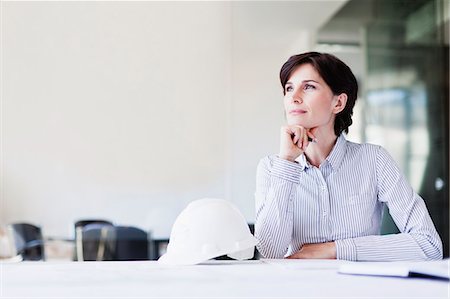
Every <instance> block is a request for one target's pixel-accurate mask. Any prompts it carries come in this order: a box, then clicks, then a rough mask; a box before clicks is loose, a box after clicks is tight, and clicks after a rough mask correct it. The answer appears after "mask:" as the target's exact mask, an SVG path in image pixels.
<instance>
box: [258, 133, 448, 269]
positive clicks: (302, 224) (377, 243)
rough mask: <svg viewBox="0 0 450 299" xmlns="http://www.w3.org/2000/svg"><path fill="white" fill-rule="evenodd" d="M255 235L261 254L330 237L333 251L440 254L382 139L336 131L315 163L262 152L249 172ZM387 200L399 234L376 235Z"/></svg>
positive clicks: (418, 256) (420, 205)
mask: <svg viewBox="0 0 450 299" xmlns="http://www.w3.org/2000/svg"><path fill="white" fill-rule="evenodd" d="M255 196H256V222H255V236H256V238H257V239H258V240H259V241H260V242H259V244H258V250H259V251H260V253H261V254H262V255H263V256H264V257H266V258H283V257H284V256H287V255H291V254H293V253H295V252H297V251H298V250H299V249H300V248H301V247H302V246H303V244H308V243H322V242H331V241H335V244H336V256H337V259H343V260H352V261H397V260H431V259H442V241H441V239H440V238H439V235H438V233H437V232H436V229H435V227H434V225H433V222H432V220H431V218H430V215H429V213H428V210H427V208H426V206H425V203H424V201H423V199H422V198H421V197H420V196H419V195H418V194H417V193H415V192H414V190H413V189H412V188H411V186H410V185H409V184H408V182H407V180H406V178H405V177H404V176H403V175H402V173H401V171H400V169H399V168H398V166H397V165H396V163H395V161H394V160H393V159H392V157H391V156H390V155H389V154H388V152H387V151H386V150H385V149H384V148H382V147H381V146H377V145H372V144H358V143H353V142H349V141H347V140H346V139H345V137H344V136H343V135H340V136H339V137H338V139H337V141H336V144H335V146H334V147H333V150H332V151H331V153H330V154H329V156H328V157H327V158H326V160H325V161H324V162H323V163H322V164H321V165H320V167H319V168H317V167H315V166H312V165H310V164H309V163H308V161H307V160H306V158H305V156H304V155H301V156H300V157H299V158H297V159H296V162H290V161H287V160H284V159H281V158H279V157H277V156H275V155H273V156H268V157H266V158H264V159H262V160H261V161H260V163H259V165H258V170H257V176H256V194H255ZM384 205H387V207H388V209H389V213H390V214H391V216H392V218H393V220H394V222H395V224H396V225H397V227H398V228H399V230H400V233H399V234H392V235H383V236H381V235H380V226H381V219H382V213H383V207H384Z"/></svg>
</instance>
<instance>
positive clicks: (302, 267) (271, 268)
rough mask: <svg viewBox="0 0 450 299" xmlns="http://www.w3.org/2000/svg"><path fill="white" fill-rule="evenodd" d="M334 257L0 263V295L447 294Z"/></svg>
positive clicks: (439, 284)
mask: <svg viewBox="0 0 450 299" xmlns="http://www.w3.org/2000/svg"><path fill="white" fill-rule="evenodd" d="M342 263H345V262H344V261H336V260H260V261H242V262H238V261H209V262H207V263H204V264H200V265H195V266H180V267H178V266H176V267H174V266H163V265H160V264H158V262H156V261H136V262H18V263H0V281H1V285H0V287H1V288H0V292H1V293H0V298H13V297H15V298H17V297H20V298H51V297H54V298H330V297H332V298H449V286H450V283H449V282H446V281H440V280H432V279H424V278H396V277H373V276H358V275H344V274H339V273H337V269H338V267H339V265H340V264H342Z"/></svg>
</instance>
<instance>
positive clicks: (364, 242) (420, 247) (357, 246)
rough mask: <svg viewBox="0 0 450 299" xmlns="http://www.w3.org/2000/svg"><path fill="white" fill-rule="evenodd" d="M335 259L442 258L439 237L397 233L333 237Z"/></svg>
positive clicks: (399, 259)
mask: <svg viewBox="0 0 450 299" xmlns="http://www.w3.org/2000/svg"><path fill="white" fill-rule="evenodd" d="M335 243H336V256H337V259H342V260H352V261H407V260H416V261H417V260H436V259H442V244H441V243H440V239H439V237H438V239H435V238H431V239H430V237H427V236H425V235H421V234H410V233H400V234H395V235H384V236H366V237H358V238H352V239H345V240H336V241H335Z"/></svg>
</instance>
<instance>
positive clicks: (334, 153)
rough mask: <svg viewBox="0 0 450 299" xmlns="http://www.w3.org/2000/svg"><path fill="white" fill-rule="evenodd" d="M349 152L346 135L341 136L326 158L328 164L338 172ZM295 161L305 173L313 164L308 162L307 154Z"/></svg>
mask: <svg viewBox="0 0 450 299" xmlns="http://www.w3.org/2000/svg"><path fill="white" fill-rule="evenodd" d="M346 151H347V140H346V139H345V137H344V134H341V135H339V137H338V138H337V140H336V144H335V145H334V146H333V149H332V150H331V152H330V154H329V155H328V157H327V158H326V160H327V161H328V163H330V165H331V167H332V168H333V170H335V171H336V170H337V169H338V168H339V166H341V164H342V161H343V160H344V156H345V152H346ZM295 161H297V162H298V164H300V167H301V170H302V171H304V170H305V168H310V167H311V164H310V163H309V162H308V160H306V156H305V154H301V155H300V156H298V157H297V159H295Z"/></svg>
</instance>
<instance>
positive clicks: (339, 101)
mask: <svg viewBox="0 0 450 299" xmlns="http://www.w3.org/2000/svg"><path fill="white" fill-rule="evenodd" d="M346 104H347V94H346V93H341V94H340V95H338V96H336V102H335V104H334V107H333V113H334V114H338V113H339V112H341V111H342V110H344V108H345V105H346Z"/></svg>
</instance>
